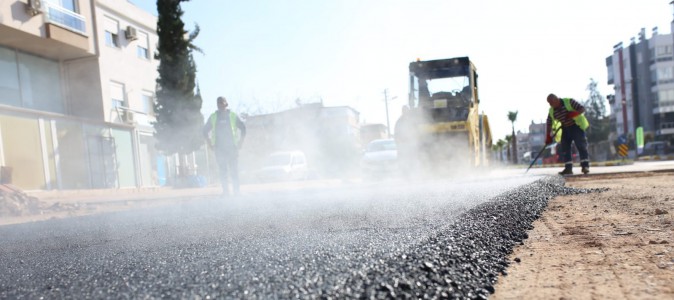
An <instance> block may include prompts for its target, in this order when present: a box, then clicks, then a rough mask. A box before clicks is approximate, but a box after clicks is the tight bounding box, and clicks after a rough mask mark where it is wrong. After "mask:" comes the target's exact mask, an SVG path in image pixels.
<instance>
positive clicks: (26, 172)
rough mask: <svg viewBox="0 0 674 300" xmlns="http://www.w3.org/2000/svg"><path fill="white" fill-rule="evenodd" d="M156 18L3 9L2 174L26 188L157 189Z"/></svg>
mask: <svg viewBox="0 0 674 300" xmlns="http://www.w3.org/2000/svg"><path fill="white" fill-rule="evenodd" d="M155 26H156V18H155V17H154V16H152V15H150V14H149V13H147V12H144V11H143V10H141V9H140V8H138V7H136V6H134V5H132V4H130V3H129V2H128V1H125V0H96V1H85V0H42V1H34V0H23V1H21V0H16V1H3V3H2V5H0V166H1V167H2V168H3V169H4V170H5V172H2V174H4V178H0V180H2V181H3V182H9V183H12V184H14V185H16V186H18V187H20V188H23V189H28V190H34V189H89V188H125V187H140V186H153V185H158V184H159V183H160V182H159V179H158V178H160V177H161V176H160V175H158V173H160V171H161V169H162V168H161V166H160V165H158V163H157V162H158V161H160V160H159V159H158V157H160V156H159V155H158V154H157V153H156V152H155V151H154V146H153V144H154V142H153V138H152V131H153V130H152V127H151V121H152V120H153V119H152V110H153V108H152V104H153V101H154V100H153V99H154V89H155V79H156V77H157V73H156V69H157V65H158V62H157V61H155V60H154V59H153V57H152V56H153V55H152V53H153V52H154V49H153V45H155V44H156V42H157V35H156V33H155V32H156V30H155V29H154V28H155Z"/></svg>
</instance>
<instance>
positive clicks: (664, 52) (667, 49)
mask: <svg viewBox="0 0 674 300" xmlns="http://www.w3.org/2000/svg"><path fill="white" fill-rule="evenodd" d="M655 55H656V57H663V56H672V45H663V46H658V47H656V48H655Z"/></svg>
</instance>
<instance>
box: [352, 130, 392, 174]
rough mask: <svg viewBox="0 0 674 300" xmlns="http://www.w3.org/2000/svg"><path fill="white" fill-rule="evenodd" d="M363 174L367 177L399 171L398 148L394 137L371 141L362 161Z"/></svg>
mask: <svg viewBox="0 0 674 300" xmlns="http://www.w3.org/2000/svg"><path fill="white" fill-rule="evenodd" d="M360 166H361V170H362V171H363V176H364V177H367V178H375V177H383V176H389V175H395V174H396V173H397V172H398V150H397V147H396V142H395V140H393V139H379V140H374V141H372V142H370V143H369V144H368V145H367V148H366V149H365V152H364V153H363V157H362V159H361V161H360Z"/></svg>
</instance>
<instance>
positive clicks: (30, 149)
mask: <svg viewBox="0 0 674 300" xmlns="http://www.w3.org/2000/svg"><path fill="white" fill-rule="evenodd" d="M0 137H1V138H2V147H3V149H2V154H3V164H4V165H3V166H4V167H9V168H11V183H12V184H13V185H16V186H18V187H21V188H22V189H27V190H38V189H46V188H47V185H46V183H47V181H46V178H45V172H44V170H45V168H44V161H43V155H42V153H43V152H42V147H41V141H40V126H39V123H38V121H37V120H35V119H28V118H20V117H15V116H4V115H0ZM3 180H4V179H3Z"/></svg>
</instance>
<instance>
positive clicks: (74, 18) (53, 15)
mask: <svg viewBox="0 0 674 300" xmlns="http://www.w3.org/2000/svg"><path fill="white" fill-rule="evenodd" d="M43 4H44V6H43V12H44V15H45V22H47V23H52V24H56V25H59V26H61V27H63V28H66V29H68V30H71V31H74V32H77V33H79V34H81V35H84V36H86V35H87V34H86V30H87V28H86V24H87V22H86V21H85V19H84V17H83V16H81V15H79V14H77V13H75V12H73V11H70V10H68V9H66V8H64V7H62V6H61V5H59V4H58V3H56V2H51V1H49V0H46V1H43Z"/></svg>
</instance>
